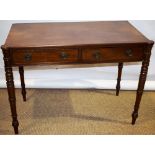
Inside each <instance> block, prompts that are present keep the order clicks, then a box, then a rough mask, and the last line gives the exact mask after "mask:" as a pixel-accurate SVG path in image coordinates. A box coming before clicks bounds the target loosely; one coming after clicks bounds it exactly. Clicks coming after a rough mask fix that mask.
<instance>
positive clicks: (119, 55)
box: [82, 47, 144, 63]
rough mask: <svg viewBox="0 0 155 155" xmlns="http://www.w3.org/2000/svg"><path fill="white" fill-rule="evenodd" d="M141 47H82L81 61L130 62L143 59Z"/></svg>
mask: <svg viewBox="0 0 155 155" xmlns="http://www.w3.org/2000/svg"><path fill="white" fill-rule="evenodd" d="M143 53H144V52H143V48H141V47H128V48H127V47H124V48H117V47H108V48H93V49H92V48H90V49H89V48H88V49H83V51H82V59H83V62H94V63H95V62H130V61H140V60H142V59H143Z"/></svg>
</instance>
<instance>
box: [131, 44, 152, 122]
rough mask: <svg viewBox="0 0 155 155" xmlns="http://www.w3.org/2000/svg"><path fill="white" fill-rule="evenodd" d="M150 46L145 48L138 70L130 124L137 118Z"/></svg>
mask: <svg viewBox="0 0 155 155" xmlns="http://www.w3.org/2000/svg"><path fill="white" fill-rule="evenodd" d="M151 48H152V45H151V46H149V47H148V49H146V52H145V56H144V60H143V62H142V67H141V72H140V77H139V84H138V89H137V95H136V101H135V106H134V111H133V113H132V125H134V124H135V122H136V119H137V118H138V110H139V106H140V102H141V98H142V95H143V91H144V86H145V82H146V77H147V72H148V66H149V61H150V55H151Z"/></svg>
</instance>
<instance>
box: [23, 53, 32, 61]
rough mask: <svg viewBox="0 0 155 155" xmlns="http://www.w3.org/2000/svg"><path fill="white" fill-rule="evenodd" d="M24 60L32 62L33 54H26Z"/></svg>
mask: <svg viewBox="0 0 155 155" xmlns="http://www.w3.org/2000/svg"><path fill="white" fill-rule="evenodd" d="M24 60H25V61H31V60H32V54H31V53H25V55H24Z"/></svg>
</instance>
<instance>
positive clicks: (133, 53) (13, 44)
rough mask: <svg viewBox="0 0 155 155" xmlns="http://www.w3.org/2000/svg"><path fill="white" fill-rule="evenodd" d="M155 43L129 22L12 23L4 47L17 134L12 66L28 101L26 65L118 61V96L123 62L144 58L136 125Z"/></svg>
mask: <svg viewBox="0 0 155 155" xmlns="http://www.w3.org/2000/svg"><path fill="white" fill-rule="evenodd" d="M153 44H154V42H153V41H151V40H149V39H147V38H146V37H145V36H143V35H142V34H141V33H140V32H139V31H137V30H136V29H135V28H134V27H133V26H132V25H131V24H130V23H129V22H127V21H104V22H68V23H27V24H26V23H25V24H13V25H12V27H11V30H10V32H9V34H8V37H7V39H6V42H5V44H4V45H2V47H1V48H2V51H3V55H4V64H5V73H6V83H7V90H8V96H9V102H10V107H11V113H12V126H13V127H14V131H15V134H18V126H19V123H18V119H17V111H16V97H15V88H14V80H13V72H12V67H19V73H20V78H21V87H22V95H23V100H24V101H26V91H25V82H24V66H31V65H44V64H50V65H52V64H75V65H76V64H93V63H118V78H117V85H116V95H117V96H118V95H119V90H120V81H121V73H122V67H123V62H137V61H141V62H142V67H141V72H140V77H139V84H138V89H137V95H136V101H135V106H134V110H133V113H132V124H135V121H136V119H137V117H138V109H139V105H140V101H141V98H142V94H143V89H144V85H145V81H146V76H147V71H148V66H149V61H150V55H151V49H152V46H153Z"/></svg>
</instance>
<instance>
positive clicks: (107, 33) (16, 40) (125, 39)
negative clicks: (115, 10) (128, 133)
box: [5, 21, 150, 48]
mask: <svg viewBox="0 0 155 155" xmlns="http://www.w3.org/2000/svg"><path fill="white" fill-rule="evenodd" d="M149 42H150V40H148V39H147V38H146V37H145V36H143V35H142V34H141V33H140V32H139V31H137V30H136V29H135V28H134V27H133V26H132V25H131V24H130V23H129V22H127V21H101V22H65V23H64V22H62V23H61V22H60V23H21V24H13V25H12V27H11V30H10V32H9V35H8V37H7V39H6V42H5V46H6V47H9V48H16V47H58V46H85V45H105V44H122V43H127V44H128V43H129V44H130V43H149Z"/></svg>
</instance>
